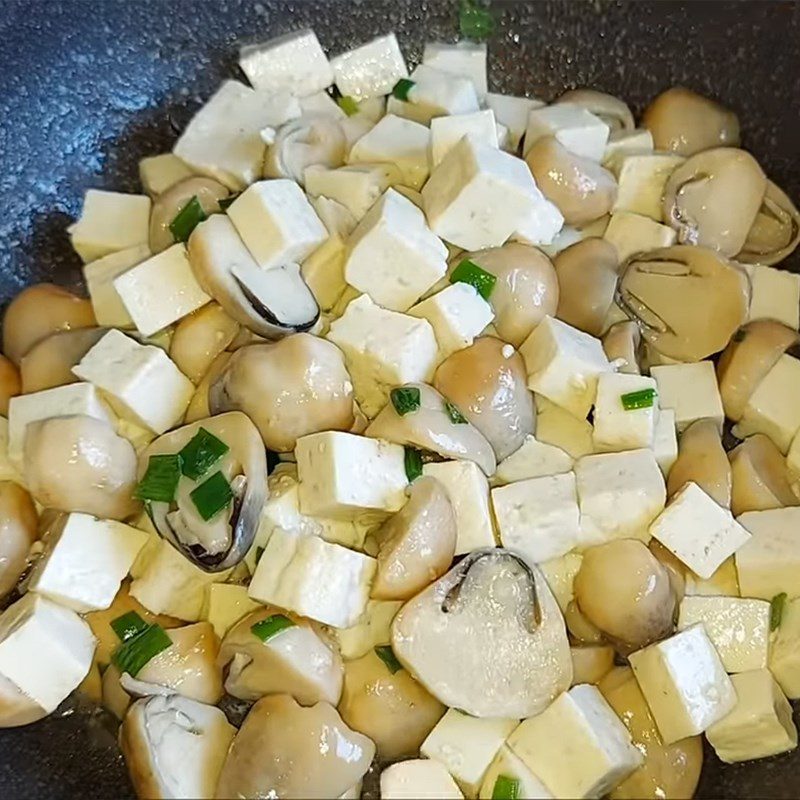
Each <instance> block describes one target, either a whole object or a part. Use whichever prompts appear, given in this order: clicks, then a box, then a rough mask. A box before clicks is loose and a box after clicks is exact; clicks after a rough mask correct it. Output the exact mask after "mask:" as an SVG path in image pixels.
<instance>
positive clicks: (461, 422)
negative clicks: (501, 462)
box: [364, 383, 497, 475]
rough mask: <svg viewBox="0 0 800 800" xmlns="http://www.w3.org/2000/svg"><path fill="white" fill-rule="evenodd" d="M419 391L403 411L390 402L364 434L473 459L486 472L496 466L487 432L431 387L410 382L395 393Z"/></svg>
mask: <svg viewBox="0 0 800 800" xmlns="http://www.w3.org/2000/svg"><path fill="white" fill-rule="evenodd" d="M403 390H406V391H409V392H411V393H419V405H418V406H417V407H416V408H414V409H412V410H411V411H407V412H405V413H403V414H400V413H399V412H398V411H397V409H396V408H395V406H394V402H393V401H392V400H391V399H390V401H389V402H388V403H387V404H386V405H385V406H384V407H383V409H382V410H381V411H380V412H379V413H378V416H377V417H375V419H374V420H372V422H371V423H370V426H369V427H368V428H367V430H366V431H364V435H365V436H371V437H372V438H373V439H385V440H386V441H388V442H395V443H396V444H402V445H411V446H412V447H417V448H419V449H421V450H427V451H429V452H432V453H438V454H439V455H440V456H442V457H443V458H450V459H466V460H468V461H474V462H475V463H476V464H477V465H478V466H479V467H480V468H481V469H482V470H483V472H484V473H485V474H486V475H492V474H493V473H494V471H495V470H496V469H497V460H496V459H495V455H494V450H492V446H491V445H490V444H489V442H488V441H487V440H486V438H485V437H484V435H483V434H482V433H481V432H480V431H479V430H478V429H477V428H476V427H474V426H473V425H472V424H471V423H470V422H468V421H467V420H466V418H465V417H464V416H463V415H462V414H461V412H460V410H459V409H457V408H455V407H454V406H452V405H448V404H447V401H446V400H445V399H444V397H442V396H441V395H440V394H439V392H437V391H436V389H434V388H433V387H432V386H428V385H427V384H425V383H408V384H405V386H401V387H398V388H397V389H393V390H392V392H393V393H394V392H397V391H403Z"/></svg>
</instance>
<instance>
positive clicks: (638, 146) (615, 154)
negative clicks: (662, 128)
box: [602, 128, 653, 168]
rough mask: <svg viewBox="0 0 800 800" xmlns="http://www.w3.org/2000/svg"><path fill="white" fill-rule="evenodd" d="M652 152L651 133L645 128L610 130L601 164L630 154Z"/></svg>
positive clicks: (612, 161) (608, 165) (607, 164)
mask: <svg viewBox="0 0 800 800" xmlns="http://www.w3.org/2000/svg"><path fill="white" fill-rule="evenodd" d="M652 152H653V134H652V133H650V131H649V130H647V128H634V129H633V130H632V131H629V130H625V129H622V130H617V131H611V133H610V134H609V136H608V142H607V143H606V149H605V150H604V151H603V161H602V163H603V166H604V167H606V168H610V167H611V165H612V164H613V163H614V162H615V161H617V160H619V159H621V158H623V157H624V156H630V155H647V154H648V153H652Z"/></svg>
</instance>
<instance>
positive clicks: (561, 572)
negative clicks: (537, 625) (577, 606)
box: [538, 553, 583, 614]
mask: <svg viewBox="0 0 800 800" xmlns="http://www.w3.org/2000/svg"><path fill="white" fill-rule="evenodd" d="M582 562H583V556H582V555H581V554H580V553H567V554H566V555H565V556H561V558H554V559H552V560H551V561H545V562H543V563H541V564H539V565H538V567H539V569H540V570H541V571H542V575H544V577H545V580H546V581H547V585H548V586H549V587H550V591H551V592H552V593H553V597H555V599H556V602H557V603H558V607H559V608H560V609H561V613H562V614H563V613H564V612H565V611H566V610H567V606H568V605H569V604H570V603H571V602H572V601H573V599H574V598H575V593H574V591H573V584H574V583H575V576H576V575H577V574H578V570H579V569H580V568H581V563H582Z"/></svg>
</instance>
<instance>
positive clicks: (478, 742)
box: [419, 708, 517, 797]
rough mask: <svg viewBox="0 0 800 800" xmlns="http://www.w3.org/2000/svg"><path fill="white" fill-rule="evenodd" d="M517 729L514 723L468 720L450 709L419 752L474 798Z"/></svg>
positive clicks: (469, 717)
mask: <svg viewBox="0 0 800 800" xmlns="http://www.w3.org/2000/svg"><path fill="white" fill-rule="evenodd" d="M516 726H517V720H515V719H491V718H479V717H471V716H469V715H468V714H464V713H463V712H461V711H458V710H457V709H455V708H450V709H448V711H447V713H446V714H445V715H444V716H443V717H442V718H441V719H440V720H439V722H437V723H436V727H435V728H434V729H433V730H432V731H431V732H430V733H429V734H428V737H427V738H426V739H425V741H424V742H423V743H422V745H421V746H420V748H419V751H420V754H421V755H423V756H425V757H426V758H432V759H435V760H436V761H439V762H440V763H442V764H444V765H445V767H447V771H448V772H449V773H450V774H451V775H452V776H453V777H454V778H455V780H456V783H458V785H459V786H460V787H461V790H462V791H463V792H464V795H465V796H466V797H477V796H478V790H479V789H480V786H481V782H482V781H483V776H484V775H485V774H486V771H487V770H488V769H489V765H490V764H491V763H492V760H493V759H494V757H495V756H496V755H497V752H498V750H500V748H501V747H502V745H503V742H504V741H505V739H506V737H507V736H508V734H509V733H511V731H512V730H514V728H515V727H516Z"/></svg>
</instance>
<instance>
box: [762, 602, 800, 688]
mask: <svg viewBox="0 0 800 800" xmlns="http://www.w3.org/2000/svg"><path fill="white" fill-rule="evenodd" d="M769 669H770V671H771V672H772V674H773V676H774V677H775V680H776V681H777V682H778V684H779V685H780V687H781V689H782V690H783V693H784V694H785V695H786V696H787V697H788V698H790V699H791V700H797V699H798V698H800V599H795V600H791V601H789V602H787V603H785V605H784V607H783V613H782V614H781V619H780V622H779V624H778V628H777V630H776V631H775V636H774V638H773V640H772V647H771V648H770V653H769Z"/></svg>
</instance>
